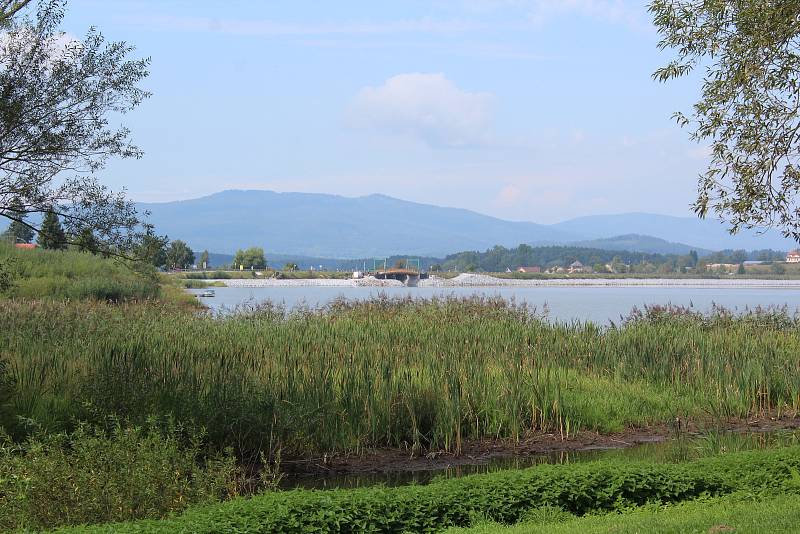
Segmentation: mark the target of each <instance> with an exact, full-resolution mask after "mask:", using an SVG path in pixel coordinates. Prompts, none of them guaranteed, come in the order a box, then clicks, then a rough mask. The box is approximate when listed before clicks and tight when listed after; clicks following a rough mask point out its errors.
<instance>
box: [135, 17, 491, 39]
mask: <svg viewBox="0 0 800 534" xmlns="http://www.w3.org/2000/svg"><path fill="white" fill-rule="evenodd" d="M134 21H135V22H138V23H140V24H142V25H146V26H147V27H149V28H154V27H155V28H158V29H161V30H168V31H173V30H180V31H191V32H217V33H224V34H233V35H251V36H263V37H276V36H312V35H386V34H404V33H430V34H438V33H463V32H467V31H472V30H475V29H477V28H479V27H480V24H478V23H475V22H467V21H462V20H434V19H430V18H420V19H408V20H394V21H385V22H371V21H368V22H342V23H335V24H292V23H286V22H280V21H273V20H264V19H261V20H244V19H220V18H211V17H176V16H164V15H152V16H146V17H136V18H134Z"/></svg>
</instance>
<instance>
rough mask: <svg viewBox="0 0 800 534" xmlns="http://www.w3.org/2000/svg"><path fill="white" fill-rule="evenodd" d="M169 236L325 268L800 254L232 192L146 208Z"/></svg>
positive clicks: (380, 202) (690, 222)
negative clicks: (393, 260)
mask: <svg viewBox="0 0 800 534" xmlns="http://www.w3.org/2000/svg"><path fill="white" fill-rule="evenodd" d="M138 208H139V209H140V210H143V211H148V212H150V216H149V221H150V222H151V223H153V224H154V225H155V227H156V230H157V231H158V232H159V233H161V234H166V235H168V236H169V237H170V238H171V239H181V240H183V241H186V242H187V243H188V244H189V245H190V246H191V247H192V248H193V249H194V250H204V249H206V250H209V251H213V252H217V253H222V254H232V253H233V252H235V251H236V250H237V249H239V248H245V247H250V246H260V247H263V248H264V249H265V250H266V251H267V252H268V253H272V254H275V253H278V254H283V255H293V256H309V257H318V258H319V257H321V258H369V257H385V256H389V255H392V254H397V253H403V254H409V255H419V256H435V257H442V256H444V255H447V254H451V253H455V252H460V251H464V250H485V249H487V248H490V247H492V246H494V245H502V246H505V247H515V246H517V245H519V244H521V243H527V244H531V245H557V244H571V245H576V246H586V247H594V248H604V249H610V250H631V251H639V252H655V253H678V254H685V253H688V251H689V250H697V251H698V252H699V253H701V255H702V253H704V252H708V251H713V250H722V249H747V250H755V249H767V248H772V249H777V250H788V249H790V248H793V247H795V246H796V244H795V243H793V242H792V241H791V240H788V239H785V238H783V237H782V236H781V235H780V234H779V233H778V232H776V231H773V230H768V231H766V232H764V233H762V234H755V233H747V234H744V233H743V234H739V235H735V236H732V235H730V234H729V233H728V232H727V231H726V230H725V226H724V225H722V224H721V223H720V222H719V221H715V220H700V219H697V218H694V217H673V216H668V215H655V214H648V213H627V214H619V215H592V216H586V217H578V218H575V219H570V220H567V221H564V222H560V223H557V224H550V225H547V224H537V223H533V222H517V221H506V220H503V219H499V218H495V217H490V216H488V215H483V214H480V213H477V212H474V211H470V210H466V209H459V208H445V207H440V206H433V205H430V204H421V203H417V202H409V201H405V200H399V199H396V198H392V197H388V196H385V195H369V196H363V197H357V198H351V197H343V196H338V195H328V194H318V193H277V192H273V191H265V190H248V191H241V190H228V191H222V192H220V193H215V194H212V195H209V196H205V197H201V198H196V199H191V200H181V201H173V202H161V203H142V204H139V205H138Z"/></svg>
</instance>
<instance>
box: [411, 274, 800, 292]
mask: <svg viewBox="0 0 800 534" xmlns="http://www.w3.org/2000/svg"><path fill="white" fill-rule="evenodd" d="M418 287H443V288H446V287H687V288H706V287H708V288H786V289H800V280H763V279H752V278H737V279H724V278H723V279H720V278H540V279H528V280H521V279H514V278H497V277H495V276H489V275H485V274H470V273H464V274H459V275H458V276H456V277H455V278H449V279H448V278H438V277H436V276H432V277H431V278H428V279H426V280H420V281H419V285H418Z"/></svg>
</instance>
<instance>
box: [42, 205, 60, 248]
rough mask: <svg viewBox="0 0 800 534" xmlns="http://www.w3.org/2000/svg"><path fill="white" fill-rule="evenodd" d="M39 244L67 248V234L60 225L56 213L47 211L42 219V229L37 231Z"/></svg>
mask: <svg viewBox="0 0 800 534" xmlns="http://www.w3.org/2000/svg"><path fill="white" fill-rule="evenodd" d="M38 242H39V246H40V247H42V248H49V249H53V250H64V249H65V248H67V236H66V234H65V233H64V229H63V228H62V227H61V221H59V220H58V215H56V214H55V213H53V212H52V211H48V212H47V213H46V214H45V216H44V220H43V221H42V229H41V230H40V231H39V238H38Z"/></svg>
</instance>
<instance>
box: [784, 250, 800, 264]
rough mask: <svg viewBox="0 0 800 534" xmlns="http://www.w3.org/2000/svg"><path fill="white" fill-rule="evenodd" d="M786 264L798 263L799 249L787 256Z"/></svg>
mask: <svg viewBox="0 0 800 534" xmlns="http://www.w3.org/2000/svg"><path fill="white" fill-rule="evenodd" d="M786 263H800V249H798V250H793V251H791V252H790V253H789V254H787V255H786Z"/></svg>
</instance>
